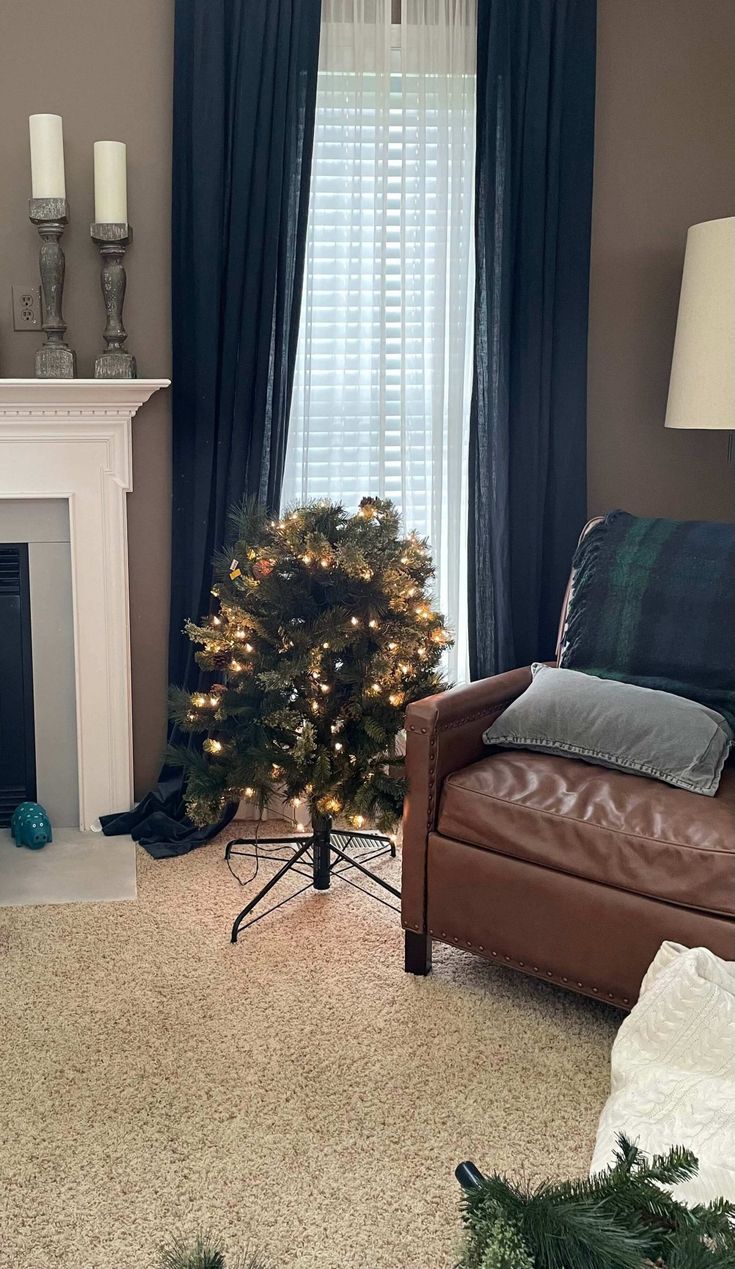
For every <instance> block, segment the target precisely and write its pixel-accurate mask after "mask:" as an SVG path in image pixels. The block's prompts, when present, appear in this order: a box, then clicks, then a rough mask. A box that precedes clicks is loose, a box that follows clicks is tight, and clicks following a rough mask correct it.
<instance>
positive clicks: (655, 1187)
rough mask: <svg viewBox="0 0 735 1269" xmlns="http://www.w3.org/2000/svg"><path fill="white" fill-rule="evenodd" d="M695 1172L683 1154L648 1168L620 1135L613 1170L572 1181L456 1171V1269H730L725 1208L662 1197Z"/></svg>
mask: <svg viewBox="0 0 735 1269" xmlns="http://www.w3.org/2000/svg"><path fill="white" fill-rule="evenodd" d="M697 1167H698V1164H697V1160H696V1158H695V1157H694V1155H693V1154H692V1153H691V1151H690V1150H685V1149H683V1148H681V1147H676V1146H675V1147H672V1148H671V1150H669V1152H668V1153H667V1154H665V1155H655V1156H654V1157H653V1158H650V1159H649V1158H647V1157H646V1156H645V1155H644V1154H643V1153H642V1151H640V1150H639V1149H638V1147H637V1146H636V1145H634V1144H633V1143H632V1142H630V1141H628V1140H627V1139H626V1138H625V1137H624V1136H622V1135H621V1136H620V1137H619V1138H618V1147H617V1151H616V1155H615V1160H614V1162H613V1164H612V1165H611V1166H610V1167H609V1168H607V1169H606V1170H605V1171H604V1172H600V1173H598V1174H597V1175H595V1176H592V1177H589V1178H585V1179H584V1180H580V1181H562V1182H559V1183H557V1184H551V1183H548V1182H546V1183H542V1184H540V1185H537V1186H535V1187H533V1186H524V1185H515V1184H513V1183H512V1182H511V1181H509V1180H508V1179H507V1177H504V1176H500V1175H497V1174H496V1175H494V1176H489V1177H482V1176H481V1175H480V1174H479V1173H477V1172H476V1170H475V1169H474V1168H473V1165H472V1164H461V1165H460V1167H459V1168H458V1169H457V1176H458V1178H459V1179H460V1181H461V1182H462V1184H463V1185H464V1186H465V1187H466V1201H465V1210H464V1221H465V1228H466V1243H465V1251H464V1255H463V1257H462V1261H461V1264H460V1266H459V1269H735V1205H733V1204H732V1203H727V1202H726V1201H725V1200H724V1199H722V1200H717V1201H715V1202H713V1203H709V1204H700V1205H697V1206H693V1207H687V1206H685V1205H684V1204H683V1203H681V1202H679V1201H678V1200H677V1199H676V1198H674V1197H673V1196H672V1195H671V1194H670V1193H669V1192H668V1189H667V1188H666V1187H669V1186H673V1185H676V1184H677V1183H679V1182H681V1181H687V1180H689V1179H690V1178H691V1177H693V1176H695V1175H696V1173H697Z"/></svg>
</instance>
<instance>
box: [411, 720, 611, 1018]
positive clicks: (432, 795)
mask: <svg viewBox="0 0 735 1269" xmlns="http://www.w3.org/2000/svg"><path fill="white" fill-rule="evenodd" d="M515 699H516V698H515V696H509V697H508V699H507V700H504V701H495V702H494V703H493V704H492V705H490V706H485V708H484V709H478V710H475V711H474V713H472V714H463V715H462V717H461V718H455V719H453V721H452V722H451V723H443V724H441V723H439V724H437V726H436V727H435V728H434V729H433V730H432V732H431V739H430V741H429V796H428V799H427V818H426V831H427V834H428V833H430V832H432V831H433V828H434V807H435V802H436V737H437V731H452V730H454V729H455V728H457V727H464V725H465V723H472V722H475V721H476V720H477V719H478V718H487V719H488V720H489V721H492V717H491V716H494V717H497V716H498V715H499V714H502V712H503V710H504V709H505V708H506V706H507V705H510V703H511V702H512V701H514V700H515ZM408 730H409V731H413V732H418V733H420V734H421V735H422V736H427V735H428V734H429V728H428V727H416V726H415V724H413V723H410V724H409V726H408ZM405 928H409V927H408V926H406V927H405ZM410 928H411V929H412V930H415V931H416V932H417V933H420V926H419V924H418V922H417V923H416V924H413V923H412V924H411V926H410ZM428 933H429V934H430V935H431V937H432V938H438V939H442V940H443V941H444V942H445V943H452V944H454V946H455V947H467V948H469V949H470V951H475V952H483V953H485V947H484V945H483V944H481V943H480V944H477V945H475V944H474V943H468V942H467V941H466V940H464V939H455V938H453V937H452V935H451V934H446V933H445V932H444V931H443V930H442V931H441V933H437V931H436V930H429V931H428ZM485 954H486V953H485ZM490 955H491V956H493V957H495V959H497V957H498V953H497V952H494V951H491V952H490ZM503 960H504V961H506V962H507V963H508V964H512V963H515V964H516V965H517V966H518V968H519V969H523V970H525V969H526V963H525V961H515V962H513V961H512V958H511V957H510V956H505V955H503ZM531 968H532V971H533V973H534V974H539V975H540V974H541V973H544V974H545V976H546V977H547V978H551V979H552V980H554V981H556V982H558V983H561V984H565V983H567V984H568V983H569V978H568V977H559V975H558V974H555V973H554V971H553V970H552V969H547V970H541V969H540V968H539V966H538V965H533V966H532V967H531ZM576 985H577V987H578V988H580V989H584V983H580V982H578V983H577V984H576ZM588 990H589V991H591V992H593V993H594V995H596V996H599V995H601V994H603V993H601V992H600V988H599V987H593V986H590V987H589V988H588ZM604 995H605V997H606V999H607V1000H611V1001H612V1002H613V1004H618V1005H629V1004H630V998H629V997H628V996H623V997H619V996H615V995H614V993H613V992H611V991H608V992H605V993H604Z"/></svg>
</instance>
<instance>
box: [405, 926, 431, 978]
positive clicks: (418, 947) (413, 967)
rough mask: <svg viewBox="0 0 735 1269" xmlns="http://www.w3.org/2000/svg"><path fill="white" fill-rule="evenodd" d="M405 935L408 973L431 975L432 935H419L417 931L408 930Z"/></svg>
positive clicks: (406, 968)
mask: <svg viewBox="0 0 735 1269" xmlns="http://www.w3.org/2000/svg"><path fill="white" fill-rule="evenodd" d="M405 934H406V960H405V970H406V973H407V974H421V975H422V976H425V975H426V974H429V973H431V935H430V934H417V933H416V931H415V930H406V932H405Z"/></svg>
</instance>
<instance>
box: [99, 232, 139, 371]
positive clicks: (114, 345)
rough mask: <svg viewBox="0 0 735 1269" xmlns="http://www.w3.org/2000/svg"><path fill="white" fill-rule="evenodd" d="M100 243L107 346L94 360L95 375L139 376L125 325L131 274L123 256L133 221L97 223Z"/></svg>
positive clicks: (129, 240)
mask: <svg viewBox="0 0 735 1269" xmlns="http://www.w3.org/2000/svg"><path fill="white" fill-rule="evenodd" d="M89 232H90V234H91V235H92V239H93V241H94V242H96V243H97V246H98V247H99V253H100V257H101V259H102V275H101V281H102V298H103V299H104V301H105V313H106V315H107V322H106V324H105V330H104V337H105V343H106V344H107V348H106V349H105V351H104V352H102V353H100V355H99V357H97V358H96V360H95V363H94V377H95V379H135V378H137V374H138V371H137V367H136V365H135V357H134V356H133V354H132V353H129V352H128V351H127V349H126V348H125V340H126V339H127V331H126V330H125V327H124V326H123V304H124V302H125V287H126V285H127V277H126V275H125V265H124V264H123V260H124V258H125V252H126V250H127V247H128V243H130V242H132V240H133V231H132V228H131V227H130V225H127V224H123V223H122V222H120V223H109V224H94V225H91V226H90V230H89Z"/></svg>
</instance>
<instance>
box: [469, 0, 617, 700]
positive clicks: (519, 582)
mask: <svg viewBox="0 0 735 1269" xmlns="http://www.w3.org/2000/svg"><path fill="white" fill-rule="evenodd" d="M595 45H596V0H478V53H477V160H476V187H475V188H476V227H475V235H476V264H477V273H476V296H475V305H476V308H475V372H474V385H473V398H472V410H471V417H470V517H469V522H470V533H469V596H470V614H469V615H470V665H471V672H472V677H473V678H481V677H485V676H487V675H490V674H495V673H498V672H500V671H503V670H507V669H510V668H511V667H513V666H516V665H524V664H527V663H528V662H530V661H532V660H535V659H544V658H550V657H552V656H553V652H554V645H555V641H556V628H557V623H558V617H559V608H560V605H561V601H562V596H563V593H564V587H565V584H566V579H567V576H568V573H569V568H570V564H571V560H572V555H573V553H574V549H575V546H576V543H577V538H578V536H579V532H580V529H581V528H582V526H583V524H584V522H585V518H586V500H587V490H586V429H587V418H586V391H587V312H588V292H589V250H590V222H591V207H592V167H593V146H594V108H595V61H596V57H595V52H596V49H595Z"/></svg>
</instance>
